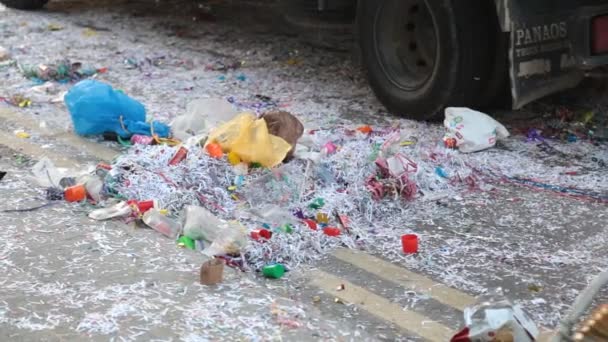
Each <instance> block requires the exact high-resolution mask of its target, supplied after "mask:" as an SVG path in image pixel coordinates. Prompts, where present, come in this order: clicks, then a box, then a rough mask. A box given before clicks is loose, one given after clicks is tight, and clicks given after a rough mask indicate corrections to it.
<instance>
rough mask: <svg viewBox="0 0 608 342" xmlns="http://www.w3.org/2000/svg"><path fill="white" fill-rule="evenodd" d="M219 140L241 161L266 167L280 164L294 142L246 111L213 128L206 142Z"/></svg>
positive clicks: (221, 144) (225, 150)
mask: <svg viewBox="0 0 608 342" xmlns="http://www.w3.org/2000/svg"><path fill="white" fill-rule="evenodd" d="M212 142H216V143H218V144H220V146H221V147H222V149H223V150H224V152H234V153H236V154H237V155H238V156H239V157H240V158H241V160H242V161H244V162H248V163H254V162H256V163H260V164H262V165H263V166H266V167H273V166H276V165H278V164H280V163H281V162H282V161H283V159H285V156H286V155H287V152H289V150H291V145H290V144H289V143H288V142H287V141H285V140H283V139H282V138H279V137H277V136H274V135H272V134H270V133H268V127H267V126H266V121H264V120H263V119H256V117H255V116H254V115H253V114H251V113H243V114H240V115H238V116H237V117H235V118H234V119H232V120H230V121H228V122H226V123H225V124H223V125H221V126H220V127H218V128H216V129H214V130H213V131H211V134H210V135H209V139H207V144H209V143H212Z"/></svg>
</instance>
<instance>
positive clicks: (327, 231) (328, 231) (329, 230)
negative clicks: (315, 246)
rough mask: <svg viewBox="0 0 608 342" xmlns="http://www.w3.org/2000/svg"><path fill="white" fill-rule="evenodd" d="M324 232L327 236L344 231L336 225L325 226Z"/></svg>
mask: <svg viewBox="0 0 608 342" xmlns="http://www.w3.org/2000/svg"><path fill="white" fill-rule="evenodd" d="M323 233H324V234H325V235H327V236H339V235H340V234H341V233H342V232H341V231H340V229H338V228H335V227H327V228H323Z"/></svg>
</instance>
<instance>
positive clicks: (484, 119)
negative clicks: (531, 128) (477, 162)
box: [443, 107, 509, 153]
mask: <svg viewBox="0 0 608 342" xmlns="http://www.w3.org/2000/svg"><path fill="white" fill-rule="evenodd" d="M443 125H444V126H445V127H446V128H447V130H448V133H449V135H450V136H451V137H453V138H455V139H456V146H458V149H459V150H460V152H465V153H469V152H476V151H481V150H485V149H486V148H490V147H492V146H494V145H496V140H497V139H504V138H506V137H508V136H509V131H507V129H506V128H505V126H503V125H502V124H501V123H500V122H498V121H496V120H494V119H492V118H491V117H489V116H488V115H486V114H484V113H481V112H478V111H475V110H472V109H470V108H461V107H448V108H446V109H445V121H444V122H443Z"/></svg>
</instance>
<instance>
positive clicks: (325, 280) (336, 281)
mask: <svg viewBox="0 0 608 342" xmlns="http://www.w3.org/2000/svg"><path fill="white" fill-rule="evenodd" d="M308 276H309V277H310V279H311V281H310V282H309V284H310V285H313V286H315V287H318V288H320V289H321V290H323V291H325V292H327V293H329V294H331V295H332V296H335V297H337V298H339V299H340V300H342V301H344V302H347V303H352V304H354V305H356V306H357V307H359V308H361V309H363V310H365V311H367V312H369V313H370V314H372V315H374V316H376V317H378V318H381V319H383V320H386V321H389V322H392V323H393V324H395V325H396V326H398V327H400V328H401V329H404V330H407V331H409V332H411V333H413V334H416V335H418V336H420V337H422V338H425V339H427V340H429V341H441V342H445V341H449V340H450V338H451V337H452V336H453V335H454V332H453V331H452V329H450V328H448V327H446V326H445V325H443V324H441V323H438V322H436V321H433V320H432V319H430V318H428V317H426V316H423V315H421V314H418V313H416V312H414V311H411V310H407V309H404V308H402V307H401V306H399V305H397V304H394V303H391V302H390V301H389V300H388V299H386V298H384V297H381V296H378V295H377V294H374V293H372V292H369V291H367V290H365V289H364V288H362V287H359V286H356V285H354V284H352V283H350V282H348V281H345V280H343V279H340V278H338V277H336V276H334V275H331V274H328V273H325V272H323V271H320V270H315V271H312V272H311V273H310V274H309V275H308ZM341 284H344V290H340V291H338V290H337V287H338V286H340V285H341Z"/></svg>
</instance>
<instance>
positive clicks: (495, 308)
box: [451, 290, 540, 342]
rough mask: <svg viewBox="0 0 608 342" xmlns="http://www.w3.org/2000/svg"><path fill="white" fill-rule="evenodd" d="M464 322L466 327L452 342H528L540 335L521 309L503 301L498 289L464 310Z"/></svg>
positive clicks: (505, 300)
mask: <svg viewBox="0 0 608 342" xmlns="http://www.w3.org/2000/svg"><path fill="white" fill-rule="evenodd" d="M464 322H465V325H466V328H464V329H463V330H462V331H460V332H459V333H458V334H456V335H455V336H454V337H453V338H452V340H451V341H452V342H531V341H536V339H537V338H538V336H539V334H540V333H539V331H538V328H537V327H536V325H535V324H534V322H532V320H531V319H530V318H529V317H528V315H526V313H525V312H524V311H523V310H522V308H521V307H520V306H519V305H514V304H513V303H511V302H510V301H508V300H507V299H505V298H504V297H503V296H502V295H501V293H500V290H499V291H496V292H495V293H493V294H491V295H488V296H483V297H481V298H480V299H479V300H478V301H477V303H476V304H475V305H473V306H471V307H467V308H465V309H464Z"/></svg>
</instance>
